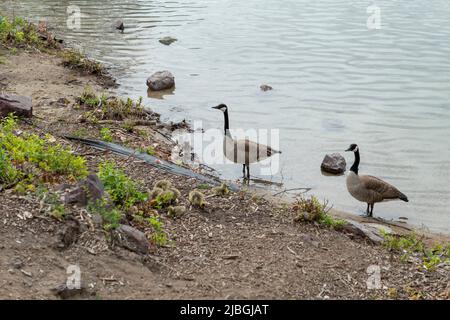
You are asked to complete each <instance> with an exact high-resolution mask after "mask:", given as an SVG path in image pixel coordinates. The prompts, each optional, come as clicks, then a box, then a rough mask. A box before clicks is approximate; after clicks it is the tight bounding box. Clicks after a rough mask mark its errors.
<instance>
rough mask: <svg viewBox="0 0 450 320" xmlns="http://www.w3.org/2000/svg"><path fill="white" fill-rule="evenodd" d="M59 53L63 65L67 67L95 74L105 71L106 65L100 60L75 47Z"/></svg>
mask: <svg viewBox="0 0 450 320" xmlns="http://www.w3.org/2000/svg"><path fill="white" fill-rule="evenodd" d="M59 55H60V57H61V58H62V60H63V65H64V66H65V67H67V68H70V69H75V70H81V71H84V72H87V73H89V74H95V75H102V74H103V73H104V67H103V65H102V64H101V63H100V62H98V61H95V60H92V59H89V58H87V57H86V55H85V54H83V53H82V52H79V51H76V50H73V49H71V50H63V51H61V52H60V53H59Z"/></svg>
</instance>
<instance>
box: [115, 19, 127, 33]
mask: <svg viewBox="0 0 450 320" xmlns="http://www.w3.org/2000/svg"><path fill="white" fill-rule="evenodd" d="M114 28H116V29H117V30H120V31H123V30H124V29H125V26H124V24H123V21H122V20H117V21H115V22H114Z"/></svg>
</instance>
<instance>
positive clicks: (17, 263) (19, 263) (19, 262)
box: [13, 258, 25, 269]
mask: <svg viewBox="0 0 450 320" xmlns="http://www.w3.org/2000/svg"><path fill="white" fill-rule="evenodd" d="M24 265H25V264H24V263H23V261H22V260H21V259H19V258H16V259H14V262H13V267H14V268H15V269H22V268H23V267H24Z"/></svg>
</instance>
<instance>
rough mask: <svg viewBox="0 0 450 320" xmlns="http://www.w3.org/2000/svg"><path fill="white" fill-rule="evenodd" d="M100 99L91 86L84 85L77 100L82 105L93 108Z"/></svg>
mask: <svg viewBox="0 0 450 320" xmlns="http://www.w3.org/2000/svg"><path fill="white" fill-rule="evenodd" d="M100 101H101V100H100V99H99V98H98V97H97V96H96V95H95V93H94V91H93V90H92V87H90V86H86V87H84V90H83V92H82V93H81V96H79V97H78V102H79V103H80V104H82V105H85V106H88V107H91V108H94V107H97V106H98V105H99V104H100Z"/></svg>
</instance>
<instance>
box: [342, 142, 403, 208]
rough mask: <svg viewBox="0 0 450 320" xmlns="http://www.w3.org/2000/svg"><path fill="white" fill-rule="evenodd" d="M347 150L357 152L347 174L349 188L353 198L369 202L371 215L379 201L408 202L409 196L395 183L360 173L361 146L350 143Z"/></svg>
mask: <svg viewBox="0 0 450 320" xmlns="http://www.w3.org/2000/svg"><path fill="white" fill-rule="evenodd" d="M345 151H352V152H353V153H354V154H355V162H354V163H353V165H352V167H351V168H350V172H349V174H348V175H347V190H348V192H349V193H350V194H351V195H352V196H353V198H355V199H357V200H359V201H362V202H365V203H367V215H368V216H369V217H372V215H373V206H374V205H375V203H377V202H383V201H388V200H397V199H399V200H403V201H405V202H408V197H407V196H405V195H404V194H403V193H401V192H400V191H399V190H398V189H397V188H396V187H394V186H393V185H390V184H389V183H387V182H385V181H383V180H381V179H378V178H376V177H372V176H360V175H358V167H359V148H358V146H357V145H356V144H352V145H350V147H349V148H348V149H347V150H345Z"/></svg>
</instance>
